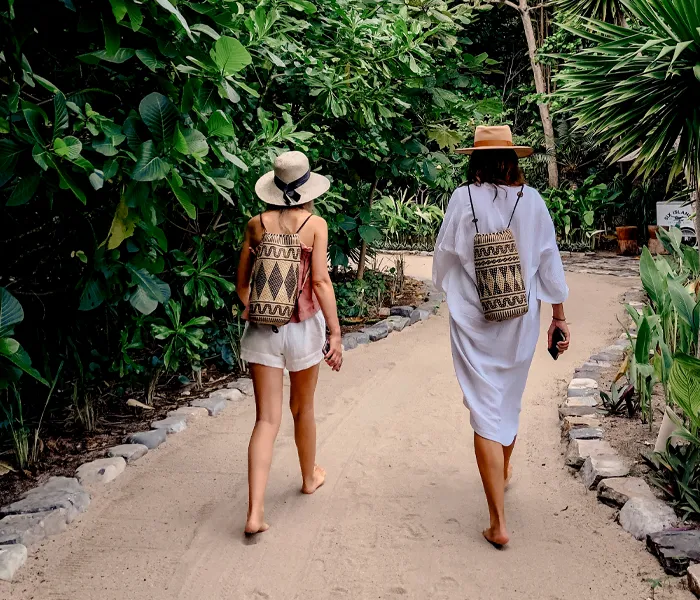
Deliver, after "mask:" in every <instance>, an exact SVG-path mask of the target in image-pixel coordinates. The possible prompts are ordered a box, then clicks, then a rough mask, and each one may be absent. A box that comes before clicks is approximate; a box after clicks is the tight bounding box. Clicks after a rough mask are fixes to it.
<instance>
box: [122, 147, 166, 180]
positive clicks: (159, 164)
mask: <svg viewBox="0 0 700 600" xmlns="http://www.w3.org/2000/svg"><path fill="white" fill-rule="evenodd" d="M169 170H170V164H168V163H167V162H165V161H164V160H163V159H162V158H160V157H159V156H157V154H156V147H155V144H154V143H153V142H152V141H151V140H148V141H147V142H144V143H143V144H141V150H140V152H139V156H138V160H137V161H136V164H135V165H134V170H133V171H132V172H131V177H132V178H133V179H135V180H136V181H158V180H159V179H163V178H164V177H165V176H166V175H167V174H168V171H169Z"/></svg>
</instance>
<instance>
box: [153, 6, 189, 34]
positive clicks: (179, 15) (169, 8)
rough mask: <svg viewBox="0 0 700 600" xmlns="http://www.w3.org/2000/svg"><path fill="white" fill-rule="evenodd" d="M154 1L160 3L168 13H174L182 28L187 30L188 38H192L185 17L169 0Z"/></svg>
mask: <svg viewBox="0 0 700 600" xmlns="http://www.w3.org/2000/svg"><path fill="white" fill-rule="evenodd" d="M156 2H157V3H158V4H160V5H161V6H162V7H163V8H164V9H165V10H167V11H168V12H169V13H171V14H172V15H175V18H176V19H177V20H178V21H179V23H180V25H182V28H183V29H184V30H185V31H186V32H187V35H188V36H189V37H190V39H193V38H192V32H191V31H190V27H189V25H188V24H187V21H185V17H183V16H182V13H181V12H180V11H179V10H178V9H177V8H175V7H174V6H173V5H172V3H171V2H170V0H156ZM193 41H194V40H193Z"/></svg>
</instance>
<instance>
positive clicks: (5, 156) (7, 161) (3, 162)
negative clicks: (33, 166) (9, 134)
mask: <svg viewBox="0 0 700 600" xmlns="http://www.w3.org/2000/svg"><path fill="white" fill-rule="evenodd" d="M24 150H26V148H23V147H22V146H20V145H18V144H16V143H15V142H14V141H12V140H11V139H8V138H3V139H0V186H1V185H3V184H4V183H5V182H6V181H8V180H9V179H11V178H12V177H13V176H14V174H15V167H16V166H17V161H18V160H19V157H20V155H21V154H22V152H23V151H24Z"/></svg>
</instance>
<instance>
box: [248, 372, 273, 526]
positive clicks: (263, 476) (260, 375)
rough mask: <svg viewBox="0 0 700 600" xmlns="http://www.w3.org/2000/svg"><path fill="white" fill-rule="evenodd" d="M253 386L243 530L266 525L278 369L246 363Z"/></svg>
mask: <svg viewBox="0 0 700 600" xmlns="http://www.w3.org/2000/svg"><path fill="white" fill-rule="evenodd" d="M250 373H251V375H252V377H253V386H254V388H255V427H254V428H253V434H252V435H251V436H250V444H249V445H248V520H247V522H246V525H245V532H246V533H247V534H249V535H250V534H255V533H262V532H263V531H267V530H268V529H269V525H268V524H267V523H265V488H266V487H267V478H268V476H269V475H270V465H271V464H272V448H273V446H274V444H275V438H276V437H277V432H278V431H279V429H280V423H281V422H282V369H275V368H272V367H265V366H263V365H250Z"/></svg>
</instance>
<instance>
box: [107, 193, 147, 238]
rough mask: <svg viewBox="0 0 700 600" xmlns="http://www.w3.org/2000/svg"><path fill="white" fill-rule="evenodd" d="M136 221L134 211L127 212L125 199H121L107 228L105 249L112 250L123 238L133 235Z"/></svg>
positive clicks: (137, 219) (136, 217)
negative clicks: (131, 212)
mask: <svg viewBox="0 0 700 600" xmlns="http://www.w3.org/2000/svg"><path fill="white" fill-rule="evenodd" d="M138 221H139V218H138V216H137V215H136V214H135V213H133V214H129V207H128V206H127V204H126V202H125V200H124V199H122V200H121V202H119V205H118V206H117V210H116V211H115V212H114V217H113V218H112V225H111V227H110V228H109V233H108V234H107V239H106V240H105V241H106V243H107V249H108V250H114V249H115V248H119V246H121V244H122V242H123V241H124V240H125V239H127V238H130V237H131V236H132V235H134V230H135V229H136V223H137V222H138Z"/></svg>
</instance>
